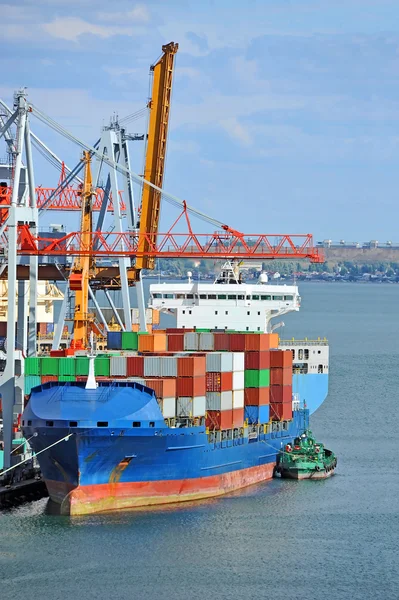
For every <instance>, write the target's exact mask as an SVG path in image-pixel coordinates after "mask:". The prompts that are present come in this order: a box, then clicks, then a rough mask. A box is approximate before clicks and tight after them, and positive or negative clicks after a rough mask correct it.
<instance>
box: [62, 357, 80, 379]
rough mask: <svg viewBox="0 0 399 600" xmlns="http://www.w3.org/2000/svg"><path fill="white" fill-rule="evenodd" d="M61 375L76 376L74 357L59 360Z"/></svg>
mask: <svg viewBox="0 0 399 600" xmlns="http://www.w3.org/2000/svg"><path fill="white" fill-rule="evenodd" d="M58 364H59V375H60V376H61V375H72V376H73V377H75V375H76V361H75V358H74V357H73V356H70V357H67V358H60V359H59V363H58Z"/></svg>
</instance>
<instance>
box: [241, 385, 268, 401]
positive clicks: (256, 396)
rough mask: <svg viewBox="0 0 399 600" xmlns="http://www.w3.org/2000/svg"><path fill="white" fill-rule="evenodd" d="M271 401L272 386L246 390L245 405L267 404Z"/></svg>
mask: <svg viewBox="0 0 399 600" xmlns="http://www.w3.org/2000/svg"><path fill="white" fill-rule="evenodd" d="M269 401H270V388H268V387H267V388H246V389H245V390H244V404H245V406H265V405H266V404H269Z"/></svg>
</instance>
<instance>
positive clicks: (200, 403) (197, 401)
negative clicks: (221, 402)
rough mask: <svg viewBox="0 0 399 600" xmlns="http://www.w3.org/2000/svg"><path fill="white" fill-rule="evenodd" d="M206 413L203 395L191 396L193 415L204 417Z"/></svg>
mask: <svg viewBox="0 0 399 600" xmlns="http://www.w3.org/2000/svg"><path fill="white" fill-rule="evenodd" d="M205 414H206V398H205V396H196V397H194V398H193V412H192V416H193V417H204V416H205Z"/></svg>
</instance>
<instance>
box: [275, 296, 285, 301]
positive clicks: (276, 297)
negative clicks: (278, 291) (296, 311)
mask: <svg viewBox="0 0 399 600" xmlns="http://www.w3.org/2000/svg"><path fill="white" fill-rule="evenodd" d="M273 300H284V297H283V296H273Z"/></svg>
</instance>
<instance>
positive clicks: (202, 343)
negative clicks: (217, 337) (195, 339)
mask: <svg viewBox="0 0 399 600" xmlns="http://www.w3.org/2000/svg"><path fill="white" fill-rule="evenodd" d="M198 346H199V350H201V351H205V352H209V351H211V350H213V349H214V339H213V333H205V332H202V333H200V334H199V343H198Z"/></svg>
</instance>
